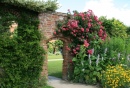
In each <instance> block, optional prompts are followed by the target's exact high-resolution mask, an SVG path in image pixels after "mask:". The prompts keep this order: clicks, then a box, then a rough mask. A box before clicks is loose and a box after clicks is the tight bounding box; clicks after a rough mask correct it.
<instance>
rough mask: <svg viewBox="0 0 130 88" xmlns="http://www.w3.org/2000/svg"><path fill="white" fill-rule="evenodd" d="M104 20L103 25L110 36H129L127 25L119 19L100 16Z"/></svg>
mask: <svg viewBox="0 0 130 88" xmlns="http://www.w3.org/2000/svg"><path fill="white" fill-rule="evenodd" d="M99 19H100V20H101V21H102V25H103V27H104V28H105V30H106V32H107V33H108V35H109V36H110V37H121V38H127V33H126V29H127V27H126V25H124V23H123V22H121V21H119V20H118V19H115V18H112V19H107V18H106V17H104V16H101V17H100V18H99Z"/></svg>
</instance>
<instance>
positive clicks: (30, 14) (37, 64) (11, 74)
mask: <svg viewBox="0 0 130 88" xmlns="http://www.w3.org/2000/svg"><path fill="white" fill-rule="evenodd" d="M37 17H38V13H37V12H34V11H30V10H27V9H23V8H20V7H17V8H16V7H14V6H11V5H6V4H0V88H37V84H36V83H38V80H39V77H40V73H41V71H42V65H43V61H44V57H43V54H44V53H45V52H44V50H43V48H42V47H41V46H40V39H41V35H40V33H39V31H38V24H39V21H38V18H37ZM12 21H15V22H17V23H18V28H17V32H16V35H17V36H13V37H10V35H12V34H11V33H10V32H9V26H10V25H11V22H12Z"/></svg>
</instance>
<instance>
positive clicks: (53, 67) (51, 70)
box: [48, 60, 63, 78]
mask: <svg viewBox="0 0 130 88" xmlns="http://www.w3.org/2000/svg"><path fill="white" fill-rule="evenodd" d="M62 63H63V61H62V60H60V61H48V75H49V76H55V77H58V78H62Z"/></svg>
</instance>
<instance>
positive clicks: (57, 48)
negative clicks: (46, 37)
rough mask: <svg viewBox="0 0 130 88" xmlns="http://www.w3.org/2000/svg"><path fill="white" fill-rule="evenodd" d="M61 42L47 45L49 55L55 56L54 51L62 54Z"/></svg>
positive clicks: (56, 41) (57, 41)
mask: <svg viewBox="0 0 130 88" xmlns="http://www.w3.org/2000/svg"><path fill="white" fill-rule="evenodd" d="M62 48H63V42H62V41H61V40H55V41H52V42H51V41H50V42H49V43H48V50H49V52H50V53H53V54H55V52H56V51H61V52H62Z"/></svg>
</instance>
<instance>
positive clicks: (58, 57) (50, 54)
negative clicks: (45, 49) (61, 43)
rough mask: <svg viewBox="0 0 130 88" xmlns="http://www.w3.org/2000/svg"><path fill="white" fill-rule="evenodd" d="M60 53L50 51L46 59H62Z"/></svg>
mask: <svg viewBox="0 0 130 88" xmlns="http://www.w3.org/2000/svg"><path fill="white" fill-rule="evenodd" d="M62 58H63V57H62V54H61V53H58V54H52V53H48V60H49V59H62Z"/></svg>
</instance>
